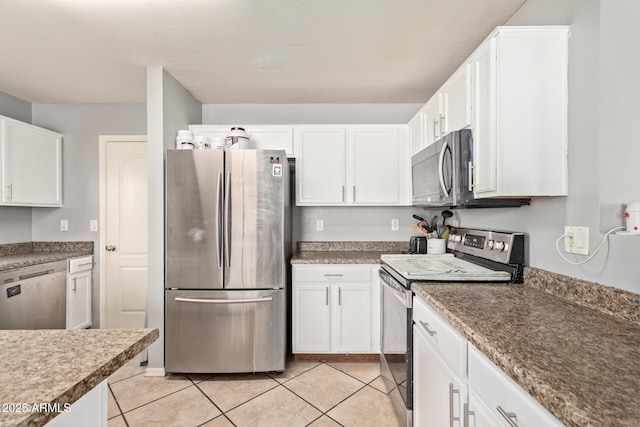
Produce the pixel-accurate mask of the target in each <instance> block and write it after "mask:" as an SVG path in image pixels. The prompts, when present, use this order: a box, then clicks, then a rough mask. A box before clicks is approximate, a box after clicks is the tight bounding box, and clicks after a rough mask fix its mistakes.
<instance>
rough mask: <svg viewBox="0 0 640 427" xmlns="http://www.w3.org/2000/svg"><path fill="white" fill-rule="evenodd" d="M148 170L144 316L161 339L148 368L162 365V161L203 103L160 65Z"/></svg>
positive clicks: (151, 86) (150, 72) (154, 70)
mask: <svg viewBox="0 0 640 427" xmlns="http://www.w3.org/2000/svg"><path fill="white" fill-rule="evenodd" d="M147 106H148V108H147V128H148V129H147V138H148V140H147V145H148V147H147V150H148V151H147V152H148V163H149V166H148V168H149V169H148V170H149V270H148V271H149V288H148V293H147V295H148V297H147V317H148V326H149V327H150V328H158V330H159V331H160V338H158V340H157V341H156V342H154V343H153V344H152V345H151V346H150V347H149V365H148V366H149V368H151V369H152V370H155V369H163V368H164V163H165V153H166V149H167V148H174V147H175V138H176V133H177V131H178V130H179V129H187V126H188V125H189V124H200V123H201V122H202V104H200V102H198V100H197V99H196V98H194V97H193V95H191V93H189V91H187V90H186V89H185V88H184V87H182V85H181V84H180V83H178V81H176V80H175V79H174V78H173V77H172V76H171V75H170V74H169V73H167V72H166V71H164V70H163V69H162V67H147Z"/></svg>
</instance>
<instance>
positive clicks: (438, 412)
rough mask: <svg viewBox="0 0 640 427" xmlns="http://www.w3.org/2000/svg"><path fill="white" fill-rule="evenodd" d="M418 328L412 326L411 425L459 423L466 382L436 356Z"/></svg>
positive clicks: (461, 420)
mask: <svg viewBox="0 0 640 427" xmlns="http://www.w3.org/2000/svg"><path fill="white" fill-rule="evenodd" d="M422 328H423V327H422V326H421V325H419V324H414V326H413V347H414V348H413V351H414V353H413V378H414V381H413V423H414V426H416V427H423V426H424V427H426V426H434V427H440V426H442V427H445V426H447V427H448V426H455V427H462V426H463V425H464V424H463V406H464V403H465V402H466V401H467V389H466V384H465V382H464V381H463V380H460V379H458V378H457V377H456V375H454V374H453V372H452V371H451V370H450V369H449V368H448V367H447V366H446V364H445V363H444V361H442V359H441V358H440V357H439V356H438V353H437V351H436V350H435V349H434V348H433V347H431V345H430V344H429V342H428V341H427V337H426V333H427V332H426V331H425V330H423V329H422Z"/></svg>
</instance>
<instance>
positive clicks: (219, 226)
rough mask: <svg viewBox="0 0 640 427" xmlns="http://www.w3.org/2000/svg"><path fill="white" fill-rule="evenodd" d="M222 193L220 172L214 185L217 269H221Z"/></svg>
mask: <svg viewBox="0 0 640 427" xmlns="http://www.w3.org/2000/svg"><path fill="white" fill-rule="evenodd" d="M221 193H222V172H220V173H219V174H218V182H217V184H216V207H217V210H216V242H217V244H218V268H222V250H223V249H222V236H221V234H222V222H221V221H222V218H221V217H222V213H221V212H220V211H221V210H222V207H221V205H220V197H221Z"/></svg>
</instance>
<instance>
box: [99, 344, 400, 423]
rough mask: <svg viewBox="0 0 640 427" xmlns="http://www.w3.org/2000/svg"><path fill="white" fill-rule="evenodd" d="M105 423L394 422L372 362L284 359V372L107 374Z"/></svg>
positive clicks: (132, 369) (132, 367)
mask: <svg viewBox="0 0 640 427" xmlns="http://www.w3.org/2000/svg"><path fill="white" fill-rule="evenodd" d="M109 390H110V391H109V412H108V418H109V421H108V427H124V426H128V427H137V426H163V427H165V426H180V427H183V426H185V427H186V426H206V427H228V426H236V427H244V426H247V427H248V426H251V427H254V426H265V427H266V426H277V427H281V426H286V427H289V426H312V427H325V426H345V427H351V426H372V427H373V426H381V427H397V426H398V422H397V421H396V419H395V416H394V413H393V407H392V406H391V402H390V400H389V397H388V396H387V394H386V391H385V388H384V385H383V383H382V379H381V378H380V366H379V363H376V362H365V363H356V362H322V361H308V360H304V361H302V360H290V361H288V363H287V369H286V371H285V372H284V373H282V374H277V373H269V374H234V375H168V376H166V377H145V376H144V368H142V367H140V356H138V357H136V358H134V359H133V360H132V361H131V362H129V363H128V364H127V365H125V366H123V367H122V368H121V369H120V370H118V371H117V372H115V373H114V374H113V375H111V377H109Z"/></svg>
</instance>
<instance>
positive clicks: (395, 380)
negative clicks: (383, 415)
mask: <svg viewBox="0 0 640 427" xmlns="http://www.w3.org/2000/svg"><path fill="white" fill-rule="evenodd" d="M379 275H380V285H381V286H380V313H381V325H380V331H381V337H380V370H381V374H382V379H383V381H384V383H385V386H386V388H387V390H388V391H389V396H391V402H392V403H393V407H394V410H395V412H396V414H397V416H398V419H399V421H400V425H402V426H411V425H412V407H413V387H412V376H413V375H412V369H413V357H412V343H413V334H412V330H411V317H412V309H411V298H412V293H411V291H410V290H408V289H406V288H404V287H403V286H402V285H401V284H400V283H399V282H398V281H396V280H395V279H394V278H393V277H391V275H390V274H389V273H387V272H386V271H385V270H384V268H381V269H380V272H379Z"/></svg>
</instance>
